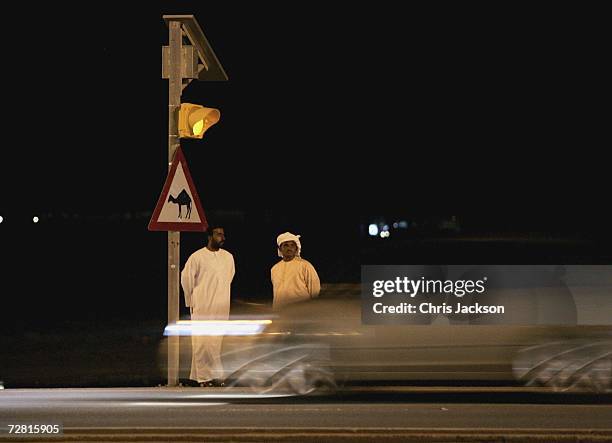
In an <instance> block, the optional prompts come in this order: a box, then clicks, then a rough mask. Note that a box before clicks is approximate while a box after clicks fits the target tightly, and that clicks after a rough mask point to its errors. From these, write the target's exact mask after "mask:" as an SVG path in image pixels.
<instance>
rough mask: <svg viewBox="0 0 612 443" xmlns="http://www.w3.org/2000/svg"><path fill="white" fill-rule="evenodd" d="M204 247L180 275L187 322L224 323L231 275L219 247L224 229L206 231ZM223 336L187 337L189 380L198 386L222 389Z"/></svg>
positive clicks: (231, 262)
mask: <svg viewBox="0 0 612 443" xmlns="http://www.w3.org/2000/svg"><path fill="white" fill-rule="evenodd" d="M207 232H208V244H207V245H206V247H204V248H202V249H199V250H197V251H196V252H194V253H193V254H191V256H190V257H189V259H188V260H187V263H186V264H185V268H184V269H183V271H182V272H181V286H182V287H183V293H184V295H185V305H186V306H187V307H189V310H190V312H191V320H192V321H193V320H228V319H229V312H230V285H231V283H232V279H233V278H234V274H235V267H234V257H233V256H232V254H230V253H229V252H228V251H226V250H225V249H221V246H222V245H223V243H224V242H225V230H224V229H223V228H221V227H217V226H215V227H209V228H208V231H207ZM222 343H223V336H199V335H192V336H191V345H192V353H191V355H192V357H191V375H190V377H189V378H190V379H192V380H196V381H197V382H198V383H199V384H200V386H223V384H222V380H223V364H222V362H221V345H222Z"/></svg>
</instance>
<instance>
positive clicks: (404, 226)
mask: <svg viewBox="0 0 612 443" xmlns="http://www.w3.org/2000/svg"><path fill="white" fill-rule="evenodd" d="M399 227H400V228H403V229H406V228H407V227H408V222H407V221H406V220H402V221H400V222H399Z"/></svg>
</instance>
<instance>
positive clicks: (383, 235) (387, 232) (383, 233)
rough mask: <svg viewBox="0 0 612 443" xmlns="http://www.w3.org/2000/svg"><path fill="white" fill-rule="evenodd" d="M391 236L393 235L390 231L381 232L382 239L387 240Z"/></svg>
mask: <svg viewBox="0 0 612 443" xmlns="http://www.w3.org/2000/svg"><path fill="white" fill-rule="evenodd" d="M389 235H391V234H390V233H389V231H381V232H380V236H381V238H387V237H389Z"/></svg>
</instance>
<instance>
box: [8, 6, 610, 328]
mask: <svg viewBox="0 0 612 443" xmlns="http://www.w3.org/2000/svg"><path fill="white" fill-rule="evenodd" d="M203 5H204V2H183V1H181V2H161V3H159V2H157V3H154V4H152V3H143V4H142V5H141V6H140V7H138V8H137V7H136V6H126V4H125V2H123V3H122V4H121V5H120V6H121V7H116V6H117V5H115V6H112V5H111V4H107V3H104V4H98V5H96V6H91V7H90V6H82V7H80V9H74V8H73V7H72V6H70V7H68V6H66V7H58V6H57V5H55V4H54V5H53V6H52V7H51V6H45V7H41V8H42V9H38V10H37V12H36V13H35V14H30V15H28V20H29V29H31V34H30V35H29V37H30V39H31V40H30V39H26V36H24V37H23V39H24V41H23V45H21V44H16V45H14V46H10V47H8V48H7V56H6V58H7V60H11V61H12V62H13V63H14V65H13V66H14V69H13V70H11V69H9V65H5V67H6V69H7V74H6V75H7V76H8V79H9V80H8V81H7V82H6V83H5V88H9V89H14V90H15V91H17V95H16V99H15V100H13V101H12V102H10V103H11V104H12V105H13V106H12V108H11V109H13V111H14V112H13V113H12V116H13V117H12V118H14V115H18V116H23V117H25V118H17V119H15V124H16V126H14V127H13V128H14V130H13V131H10V132H8V133H6V139H5V140H6V145H5V149H4V156H3V170H4V171H5V172H3V173H2V187H1V189H2V191H1V192H2V194H1V195H2V201H1V205H0V209H1V211H2V213H1V214H0V215H1V216H2V217H3V219H4V220H3V223H2V224H0V238H1V240H2V244H3V245H4V247H3V250H4V251H5V256H4V258H3V260H4V261H5V266H4V267H3V271H2V272H3V283H4V284H5V285H6V286H5V288H4V290H3V292H4V294H8V295H5V297H4V299H5V300H10V303H11V304H12V303H13V302H14V303H15V304H16V308H15V309H14V312H17V313H18V315H16V316H13V317H12V321H14V322H20V321H22V319H25V318H28V315H29V316H32V317H36V318H48V316H49V315H48V314H49V313H53V316H54V318H55V319H59V320H58V321H61V319H62V318H64V319H65V318H70V317H73V316H74V315H78V316H84V317H87V318H94V319H100V318H109V317H114V316H116V317H126V318H130V317H132V316H133V317H143V318H147V317H148V318H152V317H153V318H162V319H163V318H165V313H166V306H165V300H166V274H165V266H166V261H165V260H166V257H165V254H166V237H165V233H163V232H149V231H147V229H146V227H147V224H148V222H149V219H150V215H151V212H152V211H153V209H154V207H155V204H156V202H157V199H158V197H159V193H160V192H161V189H162V186H163V183H164V180H165V176H166V172H167V100H168V95H167V94H168V89H167V87H168V86H167V80H163V79H162V78H161V46H162V45H165V44H167V41H168V29H167V27H166V25H165V23H164V21H163V20H162V15H163V14H166V13H167V14H194V15H195V16H196V18H197V20H198V22H199V24H200V26H201V27H202V29H203V30H204V33H205V34H206V36H207V38H208V41H209V43H210V44H211V46H212V47H213V49H214V51H215V52H216V55H217V57H218V58H219V60H220V62H221V64H222V65H223V67H224V68H225V71H226V72H227V74H228V76H229V81H228V82H210V83H206V82H198V81H193V82H192V83H191V84H190V85H189V86H188V87H187V88H186V89H185V90H184V92H183V97H182V101H183V102H193V103H199V104H203V105H206V106H210V107H217V108H219V109H220V110H221V121H220V122H219V123H218V124H217V125H216V126H214V127H213V128H211V129H210V130H209V131H208V132H207V133H206V135H205V138H204V139H203V140H183V141H182V147H183V150H184V154H185V157H186V159H187V162H188V164H189V168H190V171H191V175H192V177H193V178H194V182H195V186H196V188H197V190H198V193H199V196H200V199H201V201H202V205H203V207H204V210H205V211H206V213H207V214H208V215H209V217H210V218H212V219H213V221H219V222H221V223H224V224H226V226H227V233H228V242H227V248H228V249H229V250H231V251H232V252H233V253H234V254H235V257H236V260H237V266H238V274H237V277H236V282H235V287H236V294H235V296H236V297H241V298H245V299H254V300H263V301H267V300H268V299H270V297H271V293H270V287H269V281H268V280H269V267H270V266H271V265H272V264H273V263H274V262H275V260H276V254H275V249H274V247H275V244H274V241H275V238H276V236H277V235H278V234H279V233H281V232H284V231H286V230H291V231H293V232H296V233H301V234H302V235H303V242H304V256H305V257H307V258H309V259H311V260H312V261H313V263H315V264H316V265H317V266H318V267H319V269H320V273H321V276H322V280H324V281H328V282H339V281H349V280H353V281H354V280H357V279H358V278H359V265H360V264H362V263H365V262H371V261H373V260H374V261H378V262H381V261H389V262H392V261H400V262H403V263H408V262H411V263H419V262H425V261H428V262H443V261H447V262H448V261H450V260H452V261H454V262H459V261H470V262H474V263H475V262H483V260H491V261H494V262H495V263H509V262H515V263H521V262H529V263H535V262H540V261H553V262H556V259H557V257H558V259H559V260H564V261H566V262H576V263H578V262H580V263H588V262H590V261H591V262H599V263H602V262H607V260H609V251H610V248H609V245H610V234H609V233H608V223H607V222H606V221H605V219H604V218H602V217H601V216H600V215H597V213H596V211H597V210H600V209H601V208H602V205H601V204H597V205H594V206H591V208H590V211H591V212H588V211H587V212H585V211H583V210H582V209H577V208H576V206H572V207H570V208H568V206H567V204H559V203H558V201H559V198H561V199H563V198H564V197H565V196H566V195H567V194H563V192H560V191H559V188H555V187H552V186H551V185H550V183H551V182H547V183H548V187H546V189H544V190H536V191H534V192H535V193H537V195H538V196H539V197H538V198H539V201H538V204H537V206H538V207H539V210H540V211H542V210H544V211H549V210H551V211H554V210H556V211H557V212H556V213H555V214H557V215H546V216H544V215H542V214H543V213H544V212H540V213H539V214H540V215H538V213H534V211H532V210H526V209H521V208H518V207H517V206H516V205H517V204H520V203H521V200H520V199H517V198H516V195H514V194H513V192H504V193H500V194H498V195H494V196H488V195H487V191H490V190H491V187H492V186H494V185H495V184H496V183H497V181H496V180H499V181H500V182H501V181H505V183H502V187H503V188H504V189H506V190H507V189H508V188H510V189H511V190H515V189H517V188H519V187H520V185H521V184H522V185H525V183H524V182H521V180H519V179H518V177H519V176H521V175H522V174H519V172H521V171H518V170H515V171H514V172H513V173H510V174H508V175H507V176H505V175H504V173H503V172H501V168H499V167H498V166H496V165H497V163H495V162H494V161H493V163H491V161H492V159H493V160H495V159H497V158H498V156H497V155H494V153H493V152H492V151H491V149H492V148H491V147H492V146H493V147H500V148H499V149H501V147H502V146H504V152H505V153H512V152H513V151H512V149H510V148H505V147H507V146H508V143H510V144H511V143H513V140H514V137H518V136H517V132H516V131H510V130H509V129H508V128H509V127H506V128H502V126H501V125H502V123H501V120H503V119H499V118H496V119H492V121H488V120H487V119H488V118H491V113H490V112H489V111H488V110H489V109H491V108H492V106H493V103H492V101H493V100H495V101H497V102H498V103H506V105H507V107H508V108H510V107H511V106H512V101H513V100H517V101H518V100H520V95H521V93H522V92H521V91H524V89H521V88H520V87H519V86H517V84H516V82H514V83H512V84H508V83H506V84H505V85H506V86H505V87H504V88H499V89H492V88H495V85H496V84H497V85H498V84H499V82H498V80H500V79H501V77H497V76H498V74H499V72H500V71H499V69H501V66H502V63H503V60H506V61H507V56H508V55H509V54H510V52H504V54H505V55H506V58H504V59H503V60H502V57H500V58H499V59H497V58H496V57H495V56H494V54H493V53H492V52H491V51H489V49H490V48H488V47H487V46H486V41H487V39H483V38H482V37H483V34H482V33H478V32H475V31H471V30H470V29H466V28H463V27H461V26H459V25H457V26H458V27H457V29H459V28H461V29H463V30H464V31H465V32H463V33H462V34H461V38H457V35H455V34H453V32H452V30H449V28H448V27H447V26H446V24H448V23H449V22H451V20H450V18H451V16H452V14H451V12H450V11H447V13H445V14H424V15H418V16H417V15H415V14H412V15H411V14H408V15H405V16H402V17H399V16H397V15H395V14H393V11H388V10H385V11H382V10H371V9H370V8H367V10H366V9H354V10H351V11H341V12H340V11H331V10H327V9H325V8H324V9H321V8H320V7H316V8H315V7H311V5H310V4H308V5H306V4H303V5H301V6H299V7H296V8H295V9H289V8H288V7H285V6H282V5H280V4H274V5H261V4H256V5H255V4H253V5H251V4H244V3H240V2H235V3H232V4H228V3H224V2H223V4H219V2H217V3H215V4H210V5H209V4H207V5H206V6H205V7H204V6H203ZM15 13H16V14H18V13H23V11H15ZM442 30H446V31H447V32H446V33H445V34H444V33H442V32H441V31H442ZM487 32H493V31H492V29H488V30H487ZM487 35H489V34H487ZM451 37H452V38H451ZM26 40H27V41H28V42H30V41H31V42H33V43H36V45H30V44H26ZM500 41H501V40H500ZM502 43H503V42H502ZM515 43H516V40H515ZM498 50H499V46H498ZM483 54H487V55H488V58H487V60H486V63H485V62H483V60H482V56H483ZM492 54H493V55H492ZM537 63H540V61H539V60H537V59H533V60H530V62H529V66H531V67H532V68H533V66H534V65H536V64H537ZM485 68H486V69H485ZM505 69H506V68H505ZM512 69H517V72H518V70H519V68H518V67H516V66H514V67H511V66H509V67H507V69H506V70H505V71H504V72H505V75H508V76H510V77H511V76H512V73H508V72H509V71H508V70H510V71H511V70H512ZM475 85H477V88H478V89H479V90H480V91H482V92H483V93H482V94H481V95H479V97H478V98H477V99H475V98H474V95H473V91H474V87H475ZM492 90H495V91H496V92H495V94H489V93H488V92H487V91H489V92H490V91H492ZM485 92H487V93H485ZM474 100H478V101H479V103H480V104H481V105H482V106H481V109H482V114H478V116H476V115H475V114H474V115H473V117H474V118H466V119H465V120H460V119H459V118H458V116H464V115H465V109H466V103H471V104H473V102H474ZM509 100H510V102H509ZM525 112H529V111H528V110H526V111H525ZM489 123H490V124H489ZM485 127H486V130H485V129H483V128H485ZM496 130H498V132H497V135H491V134H492V133H494V132H495V131H496ZM475 145H481V146H485V147H487V149H489V151H488V154H487V155H486V156H485V157H484V158H483V157H480V160H484V161H485V165H484V166H483V167H480V168H476V167H474V165H472V167H473V169H472V168H470V165H468V166H466V167H460V166H459V165H458V163H456V161H457V160H458V159H459V160H461V159H463V160H470V157H469V155H468V154H467V152H468V151H469V149H468V147H471V146H475ZM442 152H444V154H442ZM487 162H488V163H487ZM467 163H470V161H468V162H467ZM529 164H530V162H529V161H525V162H524V163H523V167H524V168H526V169H528V168H529ZM449 166H451V169H453V168H452V166H455V168H454V170H453V171H450V172H449V173H447V172H446V170H445V168H448V167H449ZM6 171H8V173H7V172H6ZM475 173H477V174H479V175H477V176H475ZM536 173H537V172H536ZM540 173H542V175H544V176H547V177H550V176H551V175H552V176H554V175H555V174H557V173H559V171H556V172H555V168H549V169H546V170H543V171H540ZM504 177H508V180H505V179H504ZM447 178H448V179H450V180H448V181H445V179H447ZM458 178H459V179H458ZM468 182H469V183H472V182H475V183H474V184H473V185H468ZM455 192H457V193H459V192H461V194H459V195H457V196H456V198H455V195H454V193H455ZM591 195H592V194H591ZM532 197H533V196H532ZM583 197H584V195H583ZM422 201H425V202H426V203H427V204H428V205H433V208H431V210H430V211H428V212H440V211H444V212H451V211H454V210H456V209H457V208H455V207H453V205H457V204H459V203H461V204H463V203H464V202H465V203H468V204H467V205H465V207H466V208H467V207H475V208H476V209H477V210H480V211H481V213H484V214H488V215H481V216H472V217H464V218H462V219H461V221H462V226H463V230H462V232H461V235H468V234H469V235H477V236H478V235H485V234H486V235H490V236H491V237H492V238H499V237H500V236H504V235H505V236H512V238H518V239H519V240H517V241H516V242H515V243H510V244H509V243H508V242H503V244H502V243H495V242H494V241H493V240H492V241H491V242H490V243H489V246H488V247H486V248H484V247H479V248H475V247H468V246H465V244H463V246H461V247H459V246H455V247H447V248H446V249H441V248H440V247H433V248H432V247H431V246H429V245H430V244H429V243H422V242H421V239H424V238H430V237H432V238H435V237H437V236H439V235H447V236H448V235H449V234H448V232H441V231H439V230H437V229H436V228H435V227H434V228H431V229H421V230H419V229H416V228H415V230H414V231H413V232H412V233H411V234H410V235H409V236H408V237H406V238H405V239H403V240H402V241H403V242H405V243H402V242H400V243H398V242H399V240H393V239H390V240H389V241H388V242H387V243H384V242H380V241H378V240H377V243H373V241H374V240H373V239H370V238H368V237H367V236H364V235H363V232H364V231H363V229H364V227H367V224H368V223H370V219H371V218H375V217H377V216H381V215H384V214H388V215H387V218H388V219H389V220H395V219H398V220H399V219H400V218H402V219H404V218H405V219H410V218H412V219H413V220H415V218H413V217H412V214H413V213H414V212H415V211H414V209H415V208H417V206H418V204H419V202H422ZM448 201H451V205H450V206H446V205H444V203H445V202H448ZM551 201H554V202H555V203H554V204H550V202H551ZM389 203H390V204H389ZM487 203H491V204H492V207H488V206H487ZM385 204H386V206H387V207H396V208H399V209H395V210H381V209H380V206H383V207H384V206H385ZM494 207H496V208H500V207H501V208H502V210H503V212H502V215H490V213H491V212H493V210H494V209H495V208H494ZM459 209H462V208H459ZM464 209H465V208H464ZM483 209H484V211H483ZM426 212H427V211H426ZM551 214H552V212H551ZM34 215H37V216H39V217H40V219H41V222H40V223H39V224H37V225H35V224H33V223H32V221H31V220H32V217H33V216H34ZM429 217H430V221H429V222H427V220H426V219H427V216H425V217H421V222H419V224H418V226H427V225H429V226H435V223H437V222H436V221H435V220H438V219H436V218H435V217H432V216H429ZM438 217H444V216H438ZM448 217H450V216H448ZM432 220H434V221H432ZM456 235H459V234H456ZM530 237H537V238H553V239H554V238H573V239H576V238H578V243H575V244H573V246H568V244H567V243H555V244H554V246H550V245H552V243H539V244H538V245H537V246H534V243H529V244H530V245H531V246H529V248H531V249H529V248H525V247H522V246H524V244H523V243H521V242H520V238H523V239H525V238H530ZM182 242H183V243H182V250H181V258H182V259H181V263H182V264H183V263H184V262H185V260H186V258H187V257H188V255H189V254H190V253H191V252H193V251H195V250H196V249H197V248H199V247H201V246H203V245H204V236H203V235H201V234H197V233H186V234H183V236H182ZM512 244H514V245H515V246H514V247H513V246H512ZM390 245H392V246H390ZM405 245H411V248H406V247H405ZM509 245H510V246H509ZM521 245H522V246H521ZM547 245H548V246H547ZM453 248H454V249H453ZM551 248H553V249H551ZM554 248H556V249H554ZM364 251H365V252H364ZM398 251H399V252H398ZM406 251H409V252H406ZM551 251H555V254H557V255H554V254H551ZM367 254H369V255H367ZM9 287H10V288H14V289H10V290H9V289H8V288H9ZM32 301H37V302H36V303H35V304H34V305H32ZM7 303H8V302H7ZM23 321H25V320H23Z"/></svg>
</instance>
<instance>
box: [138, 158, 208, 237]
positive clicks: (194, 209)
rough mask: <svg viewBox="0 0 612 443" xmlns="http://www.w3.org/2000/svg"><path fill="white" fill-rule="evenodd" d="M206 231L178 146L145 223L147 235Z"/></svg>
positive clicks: (200, 206) (202, 212) (202, 214)
mask: <svg viewBox="0 0 612 443" xmlns="http://www.w3.org/2000/svg"><path fill="white" fill-rule="evenodd" d="M206 228H208V222H207V221H206V215H204V209H202V204H201V203H200V197H198V192H197V191H196V188H195V186H194V185H193V180H192V179H191V174H190V173H189V168H188V167H187V161H186V160H185V156H184V155H183V151H182V150H181V147H180V146H179V148H178V149H177V150H176V153H175V154H174V160H173V161H172V166H171V167H170V172H168V177H167V178H166V183H165V184H164V189H163V190H162V193H161V195H160V196H159V200H158V201H157V206H156V207H155V211H153V216H152V217H151V221H150V222H149V231H206Z"/></svg>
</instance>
